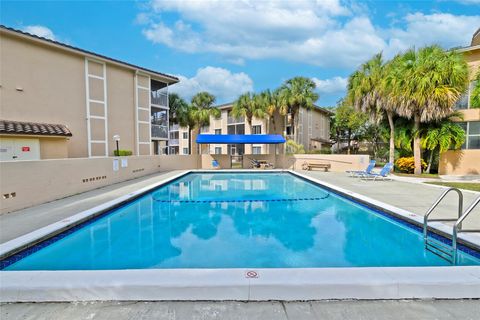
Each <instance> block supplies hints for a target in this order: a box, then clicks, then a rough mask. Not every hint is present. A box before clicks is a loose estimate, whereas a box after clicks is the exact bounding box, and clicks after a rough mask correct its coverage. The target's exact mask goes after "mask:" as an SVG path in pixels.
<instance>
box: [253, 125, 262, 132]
mask: <svg viewBox="0 0 480 320" xmlns="http://www.w3.org/2000/svg"><path fill="white" fill-rule="evenodd" d="M252 134H262V126H261V125H257V126H252Z"/></svg>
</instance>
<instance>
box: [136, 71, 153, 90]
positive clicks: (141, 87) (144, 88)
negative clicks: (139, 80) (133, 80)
mask: <svg viewBox="0 0 480 320" xmlns="http://www.w3.org/2000/svg"><path fill="white" fill-rule="evenodd" d="M141 76H142V77H147V75H141ZM137 88H138V89H142V90H150V88H148V87H144V86H137Z"/></svg>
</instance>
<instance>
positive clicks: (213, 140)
mask: <svg viewBox="0 0 480 320" xmlns="http://www.w3.org/2000/svg"><path fill="white" fill-rule="evenodd" d="M285 141H286V140H285V138H284V137H283V136H281V135H279V134H199V135H198V136H197V140H196V142H197V143H198V144H280V143H285Z"/></svg>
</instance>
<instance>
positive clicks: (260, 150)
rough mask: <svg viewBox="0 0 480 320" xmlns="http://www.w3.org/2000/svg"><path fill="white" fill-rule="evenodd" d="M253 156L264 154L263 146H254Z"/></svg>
mask: <svg viewBox="0 0 480 320" xmlns="http://www.w3.org/2000/svg"><path fill="white" fill-rule="evenodd" d="M254 150H259V152H258V153H257V152H254ZM252 154H262V146H252Z"/></svg>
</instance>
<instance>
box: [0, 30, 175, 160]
mask: <svg viewBox="0 0 480 320" xmlns="http://www.w3.org/2000/svg"><path fill="white" fill-rule="evenodd" d="M0 66H1V70H0V119H1V120H2V121H3V122H0V156H1V160H15V159H18V160H22V159H25V160H35V159H52V158H80V157H105V156H112V155H113V154H114V150H115V149H116V143H115V141H114V140H113V136H115V135H119V136H120V141H119V147H120V149H122V150H129V151H132V153H133V154H134V155H151V154H159V153H163V152H164V150H165V147H166V146H167V143H168V86H169V85H172V84H174V83H176V82H178V79H177V78H176V77H173V76H170V75H167V74H163V73H160V72H156V71H153V70H149V69H146V68H142V67H139V66H135V65H132V64H129V63H126V62H123V61H119V60H115V59H112V58H108V57H105V56H102V55H99V54H96V53H93V52H89V51H86V50H83V49H79V48H75V47H72V46H69V45H66V44H62V43H59V42H57V41H52V40H48V39H45V38H41V37H37V36H34V35H31V34H28V33H24V32H21V31H18V30H14V29H10V28H7V27H3V26H1V27H0ZM32 128H36V129H35V130H33V129H32ZM48 128H50V129H51V130H47V129H48ZM59 128H60V129H59ZM62 128H63V129H64V130H66V131H68V132H64V131H63V129H62Z"/></svg>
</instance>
